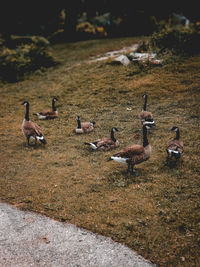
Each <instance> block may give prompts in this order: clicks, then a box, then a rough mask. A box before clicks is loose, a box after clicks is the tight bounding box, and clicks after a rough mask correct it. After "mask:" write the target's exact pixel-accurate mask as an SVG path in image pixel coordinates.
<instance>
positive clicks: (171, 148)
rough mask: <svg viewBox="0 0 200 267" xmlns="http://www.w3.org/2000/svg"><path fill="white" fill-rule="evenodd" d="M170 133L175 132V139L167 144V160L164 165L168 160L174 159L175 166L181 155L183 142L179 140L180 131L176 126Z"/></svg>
mask: <svg viewBox="0 0 200 267" xmlns="http://www.w3.org/2000/svg"><path fill="white" fill-rule="evenodd" d="M170 131H175V132H176V137H175V138H173V139H171V140H169V141H168V142H167V147H166V151H167V159H166V164H167V165H168V164H169V160H170V158H171V159H172V158H175V165H176V163H177V161H178V160H179V159H180V157H181V154H182V153H183V142H182V141H181V140H180V130H179V128H178V127H177V126H173V127H172V128H171V129H170Z"/></svg>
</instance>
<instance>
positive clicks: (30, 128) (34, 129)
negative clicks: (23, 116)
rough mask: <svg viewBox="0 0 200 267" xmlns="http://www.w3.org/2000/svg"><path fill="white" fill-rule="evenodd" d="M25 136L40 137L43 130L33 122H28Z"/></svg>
mask: <svg viewBox="0 0 200 267" xmlns="http://www.w3.org/2000/svg"><path fill="white" fill-rule="evenodd" d="M23 130H24V134H25V135H27V136H28V135H29V136H33V137H36V136H40V135H41V134H42V130H41V128H40V127H39V126H38V125H37V124H36V123H34V122H32V121H26V122H25V123H24V126H23Z"/></svg>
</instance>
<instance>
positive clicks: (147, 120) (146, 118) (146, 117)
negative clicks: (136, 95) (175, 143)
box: [139, 94, 155, 129]
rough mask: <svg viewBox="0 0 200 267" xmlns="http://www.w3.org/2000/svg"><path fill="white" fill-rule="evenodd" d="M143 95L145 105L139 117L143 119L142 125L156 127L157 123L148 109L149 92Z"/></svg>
mask: <svg viewBox="0 0 200 267" xmlns="http://www.w3.org/2000/svg"><path fill="white" fill-rule="evenodd" d="M143 97H144V107H143V110H142V111H141V113H140V115H139V118H140V120H141V123H142V125H148V127H147V129H148V128H149V125H151V126H152V127H155V123H154V119H153V115H152V113H151V112H150V111H147V94H144V95H143Z"/></svg>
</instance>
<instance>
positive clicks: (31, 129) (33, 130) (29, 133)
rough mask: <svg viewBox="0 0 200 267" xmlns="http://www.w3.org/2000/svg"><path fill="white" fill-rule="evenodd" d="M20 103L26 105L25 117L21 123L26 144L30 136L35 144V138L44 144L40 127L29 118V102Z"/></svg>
mask: <svg viewBox="0 0 200 267" xmlns="http://www.w3.org/2000/svg"><path fill="white" fill-rule="evenodd" d="M22 105H24V106H26V113H25V118H24V120H23V123H22V132H23V134H24V136H25V137H26V139H27V144H28V146H29V140H30V138H33V139H35V144H36V143H37V140H39V141H40V142H41V143H42V144H46V143H47V142H46V140H45V139H44V136H43V134H42V131H41V129H40V127H39V126H38V125H37V124H36V123H34V122H32V121H30V120H29V102H28V101H24V102H23V103H22Z"/></svg>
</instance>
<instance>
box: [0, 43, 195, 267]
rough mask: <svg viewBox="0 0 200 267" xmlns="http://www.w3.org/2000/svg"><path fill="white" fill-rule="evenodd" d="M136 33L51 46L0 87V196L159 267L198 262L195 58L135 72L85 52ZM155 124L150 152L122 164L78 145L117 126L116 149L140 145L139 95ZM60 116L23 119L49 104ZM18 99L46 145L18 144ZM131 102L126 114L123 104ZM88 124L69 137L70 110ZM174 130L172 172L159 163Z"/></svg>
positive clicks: (72, 124) (118, 45)
mask: <svg viewBox="0 0 200 267" xmlns="http://www.w3.org/2000/svg"><path fill="white" fill-rule="evenodd" d="M137 42H138V40H137V38H125V39H114V40H109V39H107V40H95V41H85V42H79V43H70V44H58V45H55V46H53V49H52V53H53V54H54V56H55V57H56V59H57V60H58V61H59V62H60V64H59V65H58V66H56V67H53V68H50V69H49V70H48V71H47V72H42V71H37V72H36V73H35V74H33V75H31V76H29V77H27V79H26V80H24V81H20V82H17V83H12V84H6V83H5V84H3V83H1V84H0V90H1V99H0V105H1V116H0V123H1V124H0V125H1V131H0V134H1V139H0V144H1V178H0V199H1V201H4V202H7V203H11V204H14V205H15V206H17V207H19V208H20V209H23V210H31V211H36V212H39V213H42V214H45V215H47V216H50V217H52V218H55V219H56V220H59V221H62V222H70V223H73V224H76V225H77V226H80V227H83V228H86V229H89V230H91V231H93V232H95V233H99V234H103V235H105V236H109V237H111V238H112V239H113V240H115V241H118V242H120V243H123V244H126V245H127V246H129V247H130V248H132V249H134V250H136V251H137V252H138V253H139V254H141V255H142V256H144V257H145V258H147V259H149V260H151V261H152V262H153V263H156V264H158V265H159V266H199V265H200V256H199V249H200V202H199V200H200V175H199V174H200V168H199V156H200V143H199V139H200V131H199V119H200V108H199V103H200V73H199V70H200V56H195V57H190V58H183V59H177V60H176V61H173V60H172V61H171V63H168V64H166V65H163V66H162V67H156V68H152V69H148V70H147V71H143V72H137V71H135V67H133V66H128V67H124V66H122V65H112V64H108V63H106V62H96V63H92V64H88V62H87V60H88V59H89V57H91V56H96V55H99V54H102V53H104V52H107V51H109V50H112V49H120V48H122V47H123V46H127V45H131V44H133V43H137ZM144 92H146V93H147V94H148V96H149V98H148V106H147V107H148V109H149V110H150V111H152V113H153V115H154V118H155V123H156V128H155V130H154V131H153V132H152V133H150V134H149V136H148V137H149V141H150V143H151V145H152V156H151V158H150V159H149V160H148V161H146V162H144V163H142V164H140V165H138V166H136V169H137V171H138V172H139V173H140V175H139V176H138V177H134V176H131V175H127V167H126V166H125V165H123V164H121V165H119V164H117V163H116V162H107V159H108V158H109V157H110V156H111V155H112V154H113V153H115V151H118V149H117V150H115V151H108V152H100V151H99V152H98V151H91V150H90V149H89V148H88V147H86V146H85V145H84V142H89V141H94V140H95V139H96V138H98V137H102V136H109V135H110V129H111V127H114V126H115V127H117V128H118V129H120V132H119V133H116V137H117V139H118V140H119V142H120V147H119V149H120V148H123V147H124V146H126V145H128V144H131V143H141V138H139V139H138V138H136V136H137V133H140V130H141V124H140V121H139V119H138V114H139V113H140V111H141V109H142V106H143V98H142V95H143V93H144ZM54 96H56V97H58V99H59V101H58V102H57V103H56V104H57V109H58V112H59V118H58V119H56V120H50V121H39V120H38V119H37V118H36V117H34V116H33V115H32V113H33V112H39V111H41V110H43V109H48V108H51V100H52V97H54ZM24 100H28V101H29V102H30V118H31V120H33V121H35V122H37V123H38V124H39V125H40V126H41V128H42V129H43V132H44V135H45V138H46V140H47V145H46V146H45V147H43V146H42V145H39V144H38V145H37V146H36V147H34V146H32V147H26V146H25V144H26V140H25V138H24V137H23V135H22V132H21V124H22V121H23V118H24V114H25V107H24V106H22V105H21V103H22V102H23V101H24ZM127 108H131V110H127ZM77 115H80V116H81V119H82V120H83V121H88V120H94V121H96V127H95V131H94V132H92V133H89V134H85V135H76V134H75V133H74V129H75V128H76V125H77V124H76V116H77ZM174 125H177V126H179V127H180V134H181V139H182V140H183V142H184V154H183V157H182V159H181V161H180V163H179V165H178V166H177V167H176V168H169V167H167V166H165V165H164V162H165V159H166V151H165V146H166V142H167V141H168V139H169V138H172V137H174V133H171V132H170V131H169V130H170V128H171V127H172V126H174Z"/></svg>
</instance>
